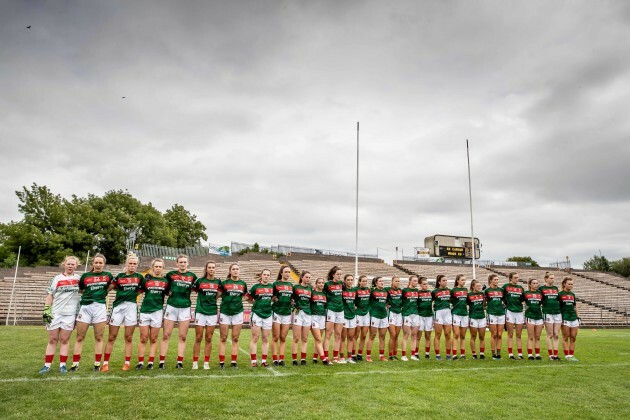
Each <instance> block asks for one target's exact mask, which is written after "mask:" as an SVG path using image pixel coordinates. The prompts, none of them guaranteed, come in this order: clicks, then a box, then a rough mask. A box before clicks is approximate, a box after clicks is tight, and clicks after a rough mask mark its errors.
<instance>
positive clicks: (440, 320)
mask: <svg viewBox="0 0 630 420" xmlns="http://www.w3.org/2000/svg"><path fill="white" fill-rule="evenodd" d="M433 322H434V323H436V324H440V325H453V314H451V310H450V309H440V310H438V311H435V315H433Z"/></svg>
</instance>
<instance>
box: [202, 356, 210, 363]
mask: <svg viewBox="0 0 630 420" xmlns="http://www.w3.org/2000/svg"><path fill="white" fill-rule="evenodd" d="M203 361H204V363H208V362H209V361H210V356H206V355H204V356H203Z"/></svg>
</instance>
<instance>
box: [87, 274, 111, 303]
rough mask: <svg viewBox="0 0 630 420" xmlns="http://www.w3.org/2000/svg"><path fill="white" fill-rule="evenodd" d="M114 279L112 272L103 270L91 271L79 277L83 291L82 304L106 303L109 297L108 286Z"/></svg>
mask: <svg viewBox="0 0 630 420" xmlns="http://www.w3.org/2000/svg"><path fill="white" fill-rule="evenodd" d="M113 281H114V276H112V273H108V272H107V271H101V272H100V273H95V272H93V271H90V272H88V273H83V275H82V276H81V278H80V279H79V290H82V291H83V294H82V295H81V302H80V304H81V305H89V304H91V303H94V302H96V303H105V299H106V298H107V287H108V286H109V284H110V283H112V282H113Z"/></svg>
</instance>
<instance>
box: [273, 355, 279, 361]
mask: <svg viewBox="0 0 630 420" xmlns="http://www.w3.org/2000/svg"><path fill="white" fill-rule="evenodd" d="M273 361H274V362H277V361H278V355H277V354H274V355H273Z"/></svg>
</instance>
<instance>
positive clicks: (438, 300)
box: [431, 287, 451, 311]
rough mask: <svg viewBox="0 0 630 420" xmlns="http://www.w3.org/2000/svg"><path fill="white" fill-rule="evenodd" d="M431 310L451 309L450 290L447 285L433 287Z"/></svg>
mask: <svg viewBox="0 0 630 420" xmlns="http://www.w3.org/2000/svg"><path fill="white" fill-rule="evenodd" d="M431 296H433V310H434V311H439V310H442V309H451V290H450V289H449V288H448V287H445V288H443V289H441V288H438V289H433V291H432V292H431Z"/></svg>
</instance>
